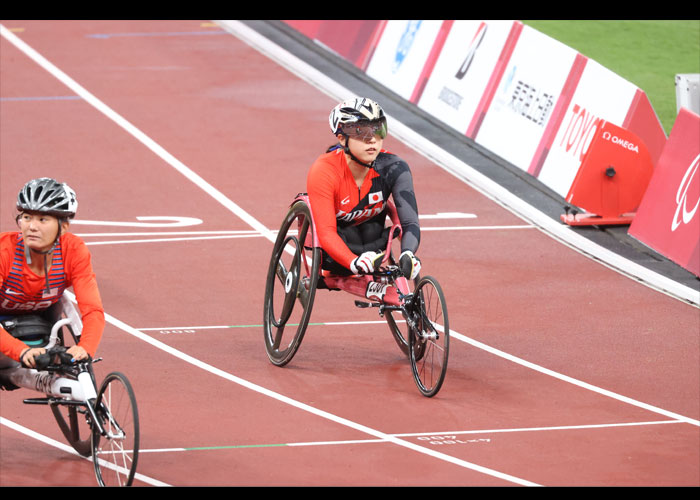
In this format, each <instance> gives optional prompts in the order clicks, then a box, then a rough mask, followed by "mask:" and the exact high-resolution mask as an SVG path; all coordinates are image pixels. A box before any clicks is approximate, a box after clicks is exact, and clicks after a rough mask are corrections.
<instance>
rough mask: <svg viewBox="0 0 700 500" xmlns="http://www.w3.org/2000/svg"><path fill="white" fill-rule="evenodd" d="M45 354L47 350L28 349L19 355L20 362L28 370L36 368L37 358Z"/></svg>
mask: <svg viewBox="0 0 700 500" xmlns="http://www.w3.org/2000/svg"><path fill="white" fill-rule="evenodd" d="M45 352H46V349H44V348H43V347H27V348H26V349H24V350H23V351H22V354H20V355H19V360H20V362H21V363H22V365H24V366H26V367H27V368H36V360H35V358H36V357H37V356H40V355H42V354H44V353H45Z"/></svg>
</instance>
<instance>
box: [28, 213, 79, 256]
mask: <svg viewBox="0 0 700 500" xmlns="http://www.w3.org/2000/svg"><path fill="white" fill-rule="evenodd" d="M18 223H19V228H20V231H21V232H22V238H23V239H24V244H25V245H27V247H29V248H30V249H31V250H35V251H37V252H45V251H47V250H49V249H50V248H51V246H52V245H53V243H54V241H56V236H58V228H59V224H61V223H60V222H59V220H58V219H57V218H56V217H54V216H52V215H46V214H32V213H27V212H23V213H22V214H21V215H20V216H19V219H18ZM63 224H64V228H67V226H68V224H67V223H63Z"/></svg>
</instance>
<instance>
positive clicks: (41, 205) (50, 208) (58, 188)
mask: <svg viewBox="0 0 700 500" xmlns="http://www.w3.org/2000/svg"><path fill="white" fill-rule="evenodd" d="M77 209H78V200H77V198H76V196H75V191H73V190H72V189H71V188H70V187H69V186H68V184H65V183H59V182H58V181H56V180H54V179H51V178H48V177H41V178H39V179H33V180H31V181H29V182H27V183H26V184H25V185H24V187H23V188H22V189H21V190H20V192H19V194H18V195H17V210H19V211H21V212H25V211H26V212H39V213H42V214H47V215H53V216H55V217H59V218H73V217H74V216H75V212H76V211H77Z"/></svg>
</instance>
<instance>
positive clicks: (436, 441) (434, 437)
mask: <svg viewBox="0 0 700 500" xmlns="http://www.w3.org/2000/svg"><path fill="white" fill-rule="evenodd" d="M681 423H683V422H680V421H678V420H655V421H651V422H620V423H614V424H583V425H562V426H552V427H520V428H513V429H474V430H468V431H437V432H411V433H401V434H391V435H392V436H394V437H404V438H405V437H415V438H417V439H422V441H423V442H428V444H431V445H437V446H443V445H449V444H458V443H457V440H456V439H455V438H456V437H457V436H463V435H490V434H511V433H519V432H548V431H572V430H574V431H576V430H590V429H610V428H621V427H643V426H647V425H665V424H681ZM451 440H453V442H450V441H451ZM483 442H491V439H490V438H480V439H472V440H469V441H466V442H461V441H460V442H459V444H462V443H465V444H472V443H483ZM379 443H386V441H384V440H383V439H343V440H336V441H301V442H292V443H275V444H248V445H235V444H234V445H221V446H188V447H177V448H152V449H146V450H139V453H168V452H182V451H216V450H228V449H236V448H271V447H275V446H290V447H294V446H331V445H353V444H379Z"/></svg>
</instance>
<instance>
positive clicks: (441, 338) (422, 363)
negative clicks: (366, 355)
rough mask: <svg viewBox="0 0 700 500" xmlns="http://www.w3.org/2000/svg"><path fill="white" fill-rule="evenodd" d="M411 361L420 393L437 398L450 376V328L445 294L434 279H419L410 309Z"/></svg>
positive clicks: (409, 336) (409, 337)
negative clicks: (447, 374) (448, 368)
mask: <svg viewBox="0 0 700 500" xmlns="http://www.w3.org/2000/svg"><path fill="white" fill-rule="evenodd" d="M409 311H410V313H409V314H410V316H411V325H410V327H409V335H408V339H409V359H410V361H411V371H412V372H413V378H414V380H415V382H416V385H417V386H418V390H419V391H420V392H421V394H423V395H424V396H426V397H433V396H435V395H436V394H437V393H438V391H439V390H440V388H441V387H442V383H443V382H444V380H445V374H446V373H447V359H448V356H449V351H450V326H449V321H448V318H447V305H446V304H445V295H444V294H443V292H442V288H441V287H440V284H439V283H438V282H437V280H436V279H435V278H433V277H431V276H425V277H423V278H421V279H420V281H419V282H418V284H417V285H416V289H415V291H414V292H413V302H412V304H411V307H410V308H409Z"/></svg>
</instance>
